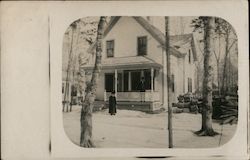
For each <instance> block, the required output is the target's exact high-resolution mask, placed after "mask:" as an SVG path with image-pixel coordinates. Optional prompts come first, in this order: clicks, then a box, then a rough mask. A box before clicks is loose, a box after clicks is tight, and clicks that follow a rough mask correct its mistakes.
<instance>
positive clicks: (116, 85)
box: [115, 69, 118, 97]
mask: <svg viewBox="0 0 250 160" xmlns="http://www.w3.org/2000/svg"><path fill="white" fill-rule="evenodd" d="M117 77H118V76H117V69H115V96H116V97H117Z"/></svg>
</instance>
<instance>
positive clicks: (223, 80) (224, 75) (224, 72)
mask: <svg viewBox="0 0 250 160" xmlns="http://www.w3.org/2000/svg"><path fill="white" fill-rule="evenodd" d="M225 41H226V44H225V45H226V49H225V57H224V65H223V74H222V81H221V83H222V84H221V88H222V95H224V96H225V94H226V87H225V83H226V82H225V81H226V69H227V56H228V53H229V33H226V39H225Z"/></svg>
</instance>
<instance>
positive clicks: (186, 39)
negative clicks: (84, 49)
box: [88, 16, 197, 60]
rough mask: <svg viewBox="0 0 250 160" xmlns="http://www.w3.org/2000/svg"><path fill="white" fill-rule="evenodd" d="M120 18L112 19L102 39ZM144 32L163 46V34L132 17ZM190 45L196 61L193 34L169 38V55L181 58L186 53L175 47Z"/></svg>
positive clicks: (145, 22) (146, 22)
mask: <svg viewBox="0 0 250 160" xmlns="http://www.w3.org/2000/svg"><path fill="white" fill-rule="evenodd" d="M120 18H121V17H120V16H116V17H113V18H112V19H111V20H110V22H109V24H108V25H107V27H106V29H105V31H104V37H105V36H106V35H107V34H108V33H109V31H110V30H111V29H112V28H113V27H114V25H115V24H116V23H117V22H118V20H119V19H120ZM133 18H134V19H135V20H136V21H137V22H138V23H139V24H140V25H141V26H142V27H143V28H144V29H145V30H146V31H148V32H149V33H150V34H151V35H152V37H154V38H155V39H156V40H157V41H158V42H159V43H160V45H161V46H162V47H164V46H165V34H163V33H162V32H161V31H160V30H159V29H158V28H156V27H155V26H153V25H152V24H150V23H149V22H148V21H147V20H146V19H144V18H143V17H135V16H134V17H133ZM190 41H191V44H192V50H193V53H194V60H196V59H197V55H196V49H195V44H194V42H193V41H194V37H193V34H192V33H190V34H183V35H174V36H170V52H171V54H173V55H175V56H177V57H183V56H185V55H186V53H182V52H181V50H178V49H176V47H175V46H176V45H180V44H184V43H190ZM95 45H96V42H94V43H93V44H92V45H91V46H90V48H89V50H88V52H93V49H94V47H95Z"/></svg>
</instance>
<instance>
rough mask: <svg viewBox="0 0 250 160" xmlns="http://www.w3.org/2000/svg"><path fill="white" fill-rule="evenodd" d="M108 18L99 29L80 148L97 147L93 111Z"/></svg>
mask: <svg viewBox="0 0 250 160" xmlns="http://www.w3.org/2000/svg"><path fill="white" fill-rule="evenodd" d="M105 21H106V17H100V21H99V23H98V28H97V39H96V42H97V43H96V60H95V66H94V69H93V73H92V78H91V83H89V84H88V86H87V88H86V95H85V99H84V102H83V104H82V110H81V138H80V146H82V147H86V148H90V147H95V145H94V143H93V140H92V109H93V103H94V101H95V97H96V88H97V80H98V77H99V73H100V70H101V58H102V38H103V32H104V25H105Z"/></svg>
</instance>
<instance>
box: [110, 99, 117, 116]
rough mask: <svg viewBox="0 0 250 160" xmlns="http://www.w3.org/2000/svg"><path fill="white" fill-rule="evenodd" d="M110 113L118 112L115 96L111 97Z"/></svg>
mask: <svg viewBox="0 0 250 160" xmlns="http://www.w3.org/2000/svg"><path fill="white" fill-rule="evenodd" d="M109 113H110V114H113V113H116V98H115V97H114V96H110V97H109Z"/></svg>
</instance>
